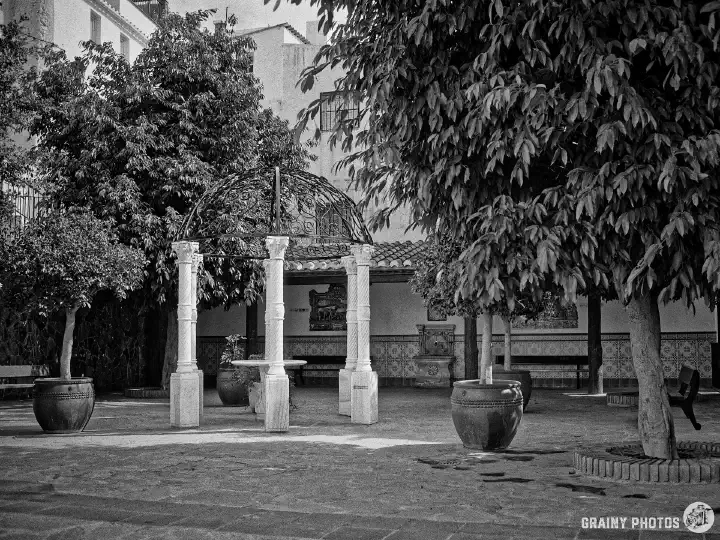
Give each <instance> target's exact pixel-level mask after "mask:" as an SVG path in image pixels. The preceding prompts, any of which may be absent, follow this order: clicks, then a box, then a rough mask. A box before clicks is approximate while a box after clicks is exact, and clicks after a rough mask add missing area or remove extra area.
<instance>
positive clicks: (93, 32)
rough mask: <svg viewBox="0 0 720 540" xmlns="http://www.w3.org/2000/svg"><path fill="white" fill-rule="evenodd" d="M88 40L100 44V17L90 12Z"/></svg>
mask: <svg viewBox="0 0 720 540" xmlns="http://www.w3.org/2000/svg"><path fill="white" fill-rule="evenodd" d="M90 40H91V41H94V42H95V43H98V44H99V43H100V15H98V14H97V13H95V12H94V11H91V12H90Z"/></svg>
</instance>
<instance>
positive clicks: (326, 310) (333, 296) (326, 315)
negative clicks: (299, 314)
mask: <svg viewBox="0 0 720 540" xmlns="http://www.w3.org/2000/svg"><path fill="white" fill-rule="evenodd" d="M346 313H347V292H346V290H345V285H340V284H336V283H333V284H331V285H330V288H329V289H328V290H327V292H324V293H321V292H317V291H316V290H314V289H313V290H312V291H310V330H311V331H312V330H318V331H319V330H326V331H327V330H347V320H346Z"/></svg>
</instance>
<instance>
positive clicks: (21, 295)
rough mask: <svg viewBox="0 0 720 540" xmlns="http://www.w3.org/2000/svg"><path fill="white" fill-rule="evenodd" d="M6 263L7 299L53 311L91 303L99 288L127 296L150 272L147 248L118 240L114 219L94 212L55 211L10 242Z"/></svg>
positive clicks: (45, 312) (4, 293) (44, 312)
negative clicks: (147, 270)
mask: <svg viewBox="0 0 720 540" xmlns="http://www.w3.org/2000/svg"><path fill="white" fill-rule="evenodd" d="M6 249H7V255H8V258H7V259H5V260H4V261H3V262H2V264H1V265H0V274H2V282H3V284H4V287H3V289H2V290H0V295H2V300H3V303H4V304H5V303H6V305H13V306H15V308H16V309H19V310H21V311H30V312H37V313H39V314H41V315H44V316H48V315H50V314H52V313H53V312H55V311H57V310H61V309H73V308H78V307H83V306H89V305H90V303H91V301H92V299H93V297H94V296H95V294H97V293H98V292H99V291H105V290H108V291H111V292H113V293H114V294H115V295H116V296H117V297H118V298H125V297H126V295H127V294H128V292H129V291H131V290H133V289H135V288H137V287H139V286H140V285H141V283H142V281H143V277H144V270H143V269H144V267H145V264H146V262H147V261H146V260H145V257H144V255H143V253H142V251H141V250H139V249H136V248H131V247H128V246H125V245H123V244H121V243H119V242H118V239H117V235H116V234H115V233H114V232H113V229H112V224H111V223H110V222H108V221H102V220H99V219H97V218H96V217H94V216H93V215H92V214H90V213H89V212H75V211H73V212H67V213H62V214H61V213H57V212H52V213H49V214H48V215H47V216H45V217H42V218H39V219H35V220H33V221H32V222H30V224H28V225H27V226H26V227H24V228H23V229H22V231H20V233H18V234H17V235H16V236H14V237H13V240H12V241H10V242H9V244H8V245H7V248H6Z"/></svg>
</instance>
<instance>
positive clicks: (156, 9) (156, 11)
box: [130, 0, 168, 23]
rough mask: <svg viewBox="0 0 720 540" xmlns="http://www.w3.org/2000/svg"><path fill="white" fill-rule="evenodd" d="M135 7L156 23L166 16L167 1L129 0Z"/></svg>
mask: <svg viewBox="0 0 720 540" xmlns="http://www.w3.org/2000/svg"><path fill="white" fill-rule="evenodd" d="M130 1H131V2H132V3H133V4H135V7H137V8H138V9H139V10H140V11H142V12H143V13H144V14H145V16H146V17H147V18H148V19H150V20H152V21H154V22H156V23H157V22H158V21H159V20H160V19H161V18H163V17H164V16H165V15H167V14H168V3H167V0H130Z"/></svg>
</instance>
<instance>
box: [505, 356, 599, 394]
mask: <svg viewBox="0 0 720 540" xmlns="http://www.w3.org/2000/svg"><path fill="white" fill-rule="evenodd" d="M504 361H505V356H504V355H496V356H495V365H503V363H504ZM512 365H513V367H515V368H517V369H525V370H528V371H530V373H531V374H532V373H533V372H535V373H574V374H575V377H576V386H577V388H580V386H581V377H580V376H581V375H582V374H583V373H589V372H590V368H589V367H588V357H587V355H558V354H552V355H550V354H548V355H541V354H538V355H521V354H517V355H516V354H514V355H512ZM536 366H537V367H536ZM543 366H552V367H543ZM558 366H561V367H558Z"/></svg>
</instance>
